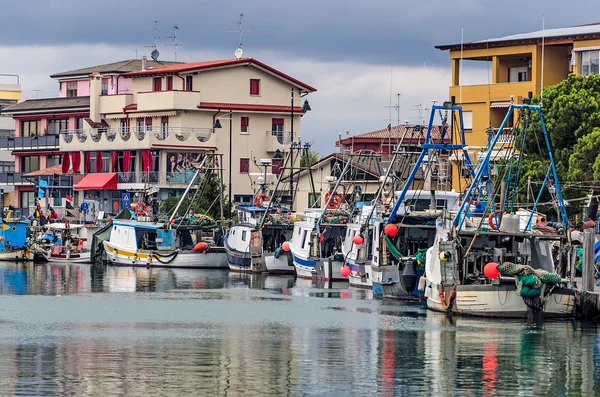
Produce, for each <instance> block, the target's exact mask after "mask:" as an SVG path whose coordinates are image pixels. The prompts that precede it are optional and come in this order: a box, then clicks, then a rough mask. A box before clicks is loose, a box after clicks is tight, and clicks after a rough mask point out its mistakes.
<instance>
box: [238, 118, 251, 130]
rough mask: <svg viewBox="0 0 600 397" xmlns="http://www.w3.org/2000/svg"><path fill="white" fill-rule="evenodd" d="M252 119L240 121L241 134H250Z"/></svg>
mask: <svg viewBox="0 0 600 397" xmlns="http://www.w3.org/2000/svg"><path fill="white" fill-rule="evenodd" d="M249 127H250V117H242V118H241V121H240V132H241V133H242V134H248V133H249V132H250V130H249Z"/></svg>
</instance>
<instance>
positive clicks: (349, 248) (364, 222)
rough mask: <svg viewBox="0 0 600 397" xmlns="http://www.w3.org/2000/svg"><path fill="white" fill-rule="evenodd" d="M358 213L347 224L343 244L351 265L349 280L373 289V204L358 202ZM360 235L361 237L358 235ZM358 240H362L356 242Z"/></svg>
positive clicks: (358, 286) (345, 255) (353, 285)
mask: <svg viewBox="0 0 600 397" xmlns="http://www.w3.org/2000/svg"><path fill="white" fill-rule="evenodd" d="M357 212H358V213H357V214H356V215H355V216H354V217H353V219H352V223H348V224H347V226H346V236H345V238H344V243H343V244H342V254H343V255H344V258H345V263H346V266H349V267H350V275H349V276H348V281H349V284H350V286H352V287H357V288H368V289H372V287H373V283H372V281H371V260H372V259H373V256H372V254H371V240H372V238H373V222H372V219H373V218H372V215H373V206H372V205H365V203H358V204H357ZM357 236H359V237H357ZM355 239H357V241H359V242H360V241H362V242H361V243H360V244H356V242H355Z"/></svg>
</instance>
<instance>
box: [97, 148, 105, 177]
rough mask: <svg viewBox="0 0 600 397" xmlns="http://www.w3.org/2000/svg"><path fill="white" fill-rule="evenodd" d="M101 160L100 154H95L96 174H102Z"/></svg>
mask: <svg viewBox="0 0 600 397" xmlns="http://www.w3.org/2000/svg"><path fill="white" fill-rule="evenodd" d="M103 165H104V164H103V160H102V152H97V153H96V172H97V173H100V172H102V166H103Z"/></svg>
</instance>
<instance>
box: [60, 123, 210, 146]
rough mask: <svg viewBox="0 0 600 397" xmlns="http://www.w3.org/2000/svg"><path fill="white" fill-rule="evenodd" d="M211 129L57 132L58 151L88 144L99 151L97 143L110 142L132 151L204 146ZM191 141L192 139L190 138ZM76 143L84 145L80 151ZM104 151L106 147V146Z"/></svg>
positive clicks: (169, 128)
mask: <svg viewBox="0 0 600 397" xmlns="http://www.w3.org/2000/svg"><path fill="white" fill-rule="evenodd" d="M212 136H213V134H212V128H187V127H168V128H167V127H164V128H161V127H155V128H152V127H148V126H144V127H122V128H93V129H82V130H64V131H61V137H62V139H61V142H60V143H61V149H64V150H74V149H75V148H76V146H79V147H78V149H85V148H87V147H90V146H88V145H89V144H90V143H91V144H92V147H94V148H100V149H101V147H100V146H101V145H95V144H101V143H110V144H111V145H110V146H111V147H112V145H113V144H114V143H117V144H122V145H124V146H129V147H131V148H132V149H136V148H148V147H150V146H151V145H152V144H169V143H171V144H181V143H183V142H186V143H188V144H199V143H201V144H205V143H207V142H208V141H209V140H210V139H211V137H212ZM194 138H195V139H194ZM78 144H85V146H86V147H84V148H81V147H80V145H78ZM107 148H108V147H107Z"/></svg>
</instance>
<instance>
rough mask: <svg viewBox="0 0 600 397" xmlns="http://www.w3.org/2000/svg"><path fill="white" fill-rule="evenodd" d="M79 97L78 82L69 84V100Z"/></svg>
mask: <svg viewBox="0 0 600 397" xmlns="http://www.w3.org/2000/svg"><path fill="white" fill-rule="evenodd" d="M74 96H77V82H74V83H67V98H71V97H74Z"/></svg>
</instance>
